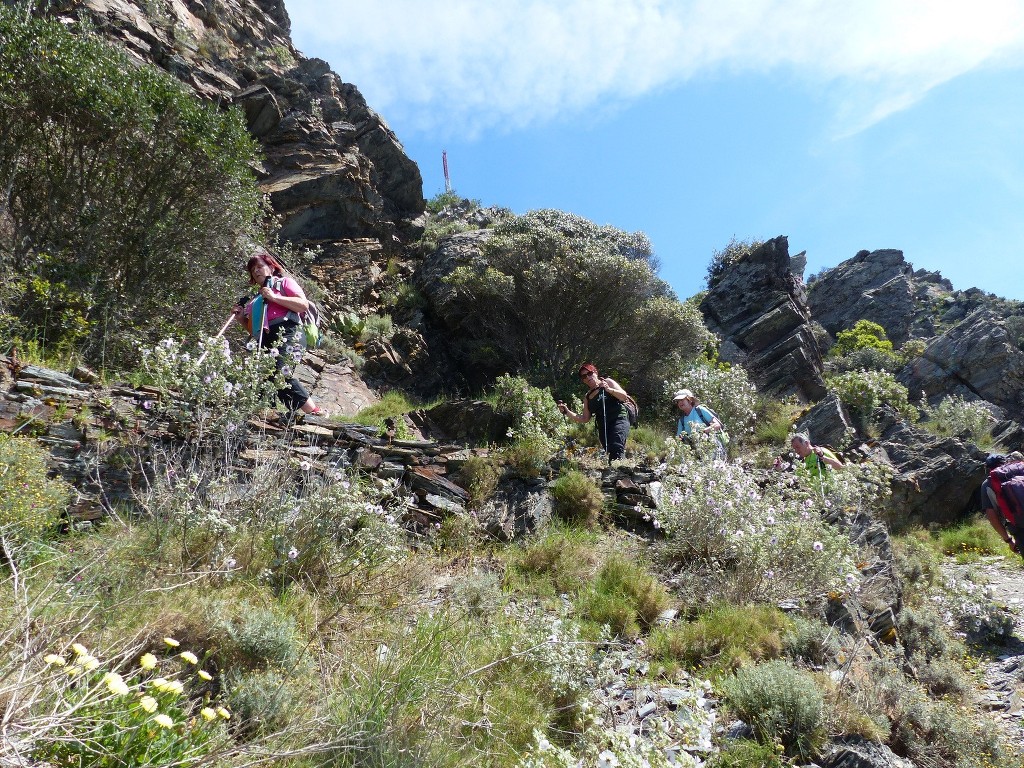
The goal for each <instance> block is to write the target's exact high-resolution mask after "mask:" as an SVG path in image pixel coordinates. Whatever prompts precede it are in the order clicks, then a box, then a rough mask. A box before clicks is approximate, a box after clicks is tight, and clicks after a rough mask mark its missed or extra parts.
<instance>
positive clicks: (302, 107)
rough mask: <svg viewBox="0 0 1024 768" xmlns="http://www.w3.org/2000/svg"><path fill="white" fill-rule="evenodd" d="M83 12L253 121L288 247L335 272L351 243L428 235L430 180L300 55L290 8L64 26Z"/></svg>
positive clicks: (113, 13)
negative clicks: (317, 252) (426, 189)
mask: <svg viewBox="0 0 1024 768" xmlns="http://www.w3.org/2000/svg"><path fill="white" fill-rule="evenodd" d="M82 12H84V14H85V15H86V16H87V18H88V20H89V21H90V22H91V23H92V24H93V25H94V26H95V28H96V29H97V30H98V31H99V32H100V33H101V34H103V35H104V36H106V37H107V38H109V39H110V40H112V41H114V42H116V43H118V44H120V45H121V46H123V47H124V48H125V49H126V50H127V51H128V52H129V53H131V54H132V55H134V56H135V57H137V58H138V59H140V60H141V61H146V62H150V63H152V64H155V65H156V66H158V67H161V68H163V69H165V70H167V71H168V72H170V73H171V74H173V75H174V76H176V77H177V78H178V79H179V80H181V81H182V82H183V83H185V84H186V85H187V86H189V87H190V88H192V89H193V90H194V91H195V92H196V94H197V95H198V96H200V97H202V98H204V99H207V100H209V101H212V102H216V103H218V104H222V105H236V106H238V107H239V108H240V109H241V110H242V111H243V113H244V115H245V117H246V120H247V122H248V126H249V130H250V132H251V133H252V135H253V136H254V137H255V138H256V139H257V140H258V141H260V142H261V143H262V145H263V149H264V154H265V161H264V163H263V166H262V168H261V169H260V170H259V175H260V181H261V184H262V187H263V189H264V191H265V192H266V193H267V195H268V197H269V199H270V202H271V205H272V207H273V209H274V213H275V214H276V215H277V216H278V219H279V223H280V235H281V237H282V239H284V240H288V241H291V242H292V243H294V244H296V245H298V246H302V247H311V246H323V247H324V251H325V255H326V259H327V260H328V263H330V262H331V260H337V258H338V256H339V254H344V253H345V251H346V250H347V249H346V248H345V247H344V245H345V243H346V241H350V240H352V239H358V238H371V239H373V240H375V241H377V242H378V243H380V245H381V248H382V250H383V252H384V255H387V253H389V252H394V251H395V249H396V247H397V246H398V245H400V244H401V242H402V241H408V240H410V239H413V238H415V237H418V235H419V234H420V232H421V231H422V220H421V215H422V213H423V210H424V205H425V203H424V200H423V192H422V188H423V183H422V178H421V176H420V172H419V168H418V167H417V166H416V164H415V163H414V162H413V161H412V160H410V159H409V158H408V157H407V156H406V155H405V152H404V150H403V148H402V145H401V144H400V143H399V141H398V139H397V137H396V136H395V134H394V133H393V132H392V131H391V129H390V128H388V126H387V124H386V123H385V122H384V120H383V119H382V118H381V117H380V116H379V115H378V114H377V113H375V112H374V111H373V110H372V109H370V107H369V106H367V104H366V101H365V99H364V98H363V97H362V95H361V94H360V93H359V91H358V90H357V89H356V87H355V86H353V85H351V84H348V83H345V82H342V80H341V79H340V78H339V77H338V75H337V74H335V73H334V72H332V71H331V69H330V67H329V65H328V64H327V63H326V62H324V61H321V60H319V59H307V58H305V57H303V56H302V55H301V54H300V53H299V52H298V51H297V50H296V49H295V48H294V46H293V45H292V42H291V39H290V20H289V18H288V13H287V11H286V10H285V7H284V4H283V3H282V2H279V1H277V0H223V2H217V3H210V2H202V1H201V0H183V2H177V1H175V2H164V1H163V0H157V1H156V2H143V0H86V1H85V2H84V3H83V4H82V6H81V7H78V6H76V8H75V11H74V14H68V15H67V16H66V17H65V18H64V19H63V20H64V21H65V22H66V23H68V24H74V23H77V21H78V14H79V13H82ZM339 246H340V247H339Z"/></svg>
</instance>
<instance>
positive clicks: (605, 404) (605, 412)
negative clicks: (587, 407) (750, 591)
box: [601, 389, 612, 467]
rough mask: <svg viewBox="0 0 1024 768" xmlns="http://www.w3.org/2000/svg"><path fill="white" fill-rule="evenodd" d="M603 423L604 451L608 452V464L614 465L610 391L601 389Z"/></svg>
mask: <svg viewBox="0 0 1024 768" xmlns="http://www.w3.org/2000/svg"><path fill="white" fill-rule="evenodd" d="M601 425H602V426H603V427H604V452H605V453H607V454H608V466H609V467H610V466H611V465H612V452H611V450H610V449H609V448H608V391H607V390H605V389H602V390H601Z"/></svg>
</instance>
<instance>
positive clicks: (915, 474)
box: [879, 409, 985, 525]
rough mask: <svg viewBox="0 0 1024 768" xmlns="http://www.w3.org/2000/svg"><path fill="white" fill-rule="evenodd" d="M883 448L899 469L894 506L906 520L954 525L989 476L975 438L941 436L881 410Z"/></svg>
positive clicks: (894, 479)
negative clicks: (973, 441)
mask: <svg viewBox="0 0 1024 768" xmlns="http://www.w3.org/2000/svg"><path fill="white" fill-rule="evenodd" d="M881 414H882V416H881V425H882V427H883V432H882V434H881V436H880V438H879V448H880V449H881V450H882V451H884V453H885V457H886V459H887V460H888V462H889V463H890V464H891V465H892V466H893V468H894V469H895V470H896V475H895V477H894V478H893V481H892V491H893V493H892V498H891V501H890V505H891V507H892V508H893V509H898V510H900V514H901V516H902V517H903V519H902V520H901V521H899V522H904V523H905V522H908V521H910V520H913V521H916V522H920V523H922V524H924V525H928V524H931V523H936V524H938V525H949V524H950V523H954V522H956V521H958V520H960V519H961V518H962V517H963V516H964V514H965V513H966V512H967V510H968V509H969V508H971V506H972V505H973V503H974V499H975V498H976V497H977V491H978V488H979V487H980V485H981V481H982V480H984V479H985V454H984V453H983V452H982V451H981V450H979V449H978V448H977V447H976V446H974V445H972V444H970V443H966V444H965V443H963V442H961V441H959V440H957V439H955V438H950V437H936V436H935V435H932V434H930V433H928V432H925V431H924V430H921V429H917V428H915V427H913V426H911V425H910V424H908V423H907V422H905V421H902V420H900V419H899V417H898V415H897V414H895V412H893V411H890V410H889V409H883V410H882V412H881Z"/></svg>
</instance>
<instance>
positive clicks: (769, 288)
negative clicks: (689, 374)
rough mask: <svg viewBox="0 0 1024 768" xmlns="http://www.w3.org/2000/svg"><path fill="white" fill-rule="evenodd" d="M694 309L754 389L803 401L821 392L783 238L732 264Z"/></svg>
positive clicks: (802, 299) (816, 356)
mask: <svg viewBox="0 0 1024 768" xmlns="http://www.w3.org/2000/svg"><path fill="white" fill-rule="evenodd" d="M700 310H701V312H702V313H703V315H704V319H705V322H706V323H707V326H708V328H709V329H710V330H711V331H712V332H714V333H715V334H717V335H718V336H719V337H720V338H721V339H722V342H723V344H722V347H721V350H720V354H721V355H722V356H723V359H725V360H726V361H727V362H731V363H738V364H740V365H743V366H744V367H746V369H747V371H748V372H749V374H750V376H751V379H752V380H753V381H754V383H755V384H757V386H758V389H760V390H762V391H764V392H766V393H768V394H772V395H778V396H783V395H795V396H796V397H798V398H800V399H802V400H804V401H813V400H818V399H820V398H821V397H823V396H824V394H825V385H824V380H823V378H822V363H821V354H820V352H819V351H818V345H817V342H815V340H814V335H813V333H812V332H811V327H810V311H809V309H808V307H807V302H806V296H805V293H804V286H803V282H802V281H801V280H800V279H799V278H798V277H796V276H795V275H794V274H793V272H792V271H791V260H790V257H789V242H788V240H787V239H786V238H785V237H777V238H775V239H774V240H769V241H768V242H766V243H764V244H762V245H761V246H759V247H758V248H755V249H754V250H753V251H751V253H750V254H748V255H747V256H745V257H743V258H741V259H740V260H738V261H737V262H736V263H734V264H732V265H731V266H730V267H729V268H728V269H727V270H726V271H725V273H724V274H723V275H722V276H721V278H720V279H719V281H718V282H717V283H716V284H715V285H714V286H713V287H712V288H711V289H710V290H709V291H708V293H707V295H706V296H705V297H704V299H703V301H701V304H700Z"/></svg>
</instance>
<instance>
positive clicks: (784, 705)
mask: <svg viewBox="0 0 1024 768" xmlns="http://www.w3.org/2000/svg"><path fill="white" fill-rule="evenodd" d="M722 690H723V692H724V694H725V698H726V701H727V703H728V705H729V707H730V709H732V710H733V711H734V712H735V713H736V715H737V716H738V717H739V718H740V719H742V720H743V721H744V722H746V723H749V724H750V725H751V727H752V728H753V729H754V733H755V734H756V735H757V738H758V740H759V741H761V742H762V743H765V744H774V743H776V742H778V743H780V744H782V746H783V748H784V749H785V751H786V754H787V755H789V756H791V757H799V758H802V759H804V760H806V759H808V758H810V757H811V756H812V755H813V754H814V753H815V751H816V750H817V748H818V746H819V745H820V744H821V743H822V742H823V741H824V739H825V728H824V725H825V717H824V705H825V700H824V696H823V694H822V691H821V689H820V688H819V686H818V683H817V681H816V680H815V679H814V677H813V676H812V675H811V674H810V673H808V672H804V671H802V670H798V669H795V668H794V667H793V666H791V665H790V664H788V663H787V662H785V661H769V662H766V663H764V664H758V665H757V666H753V667H745V668H743V669H740V670H739V671H738V672H736V674H735V675H733V676H732V677H730V678H726V680H725V681H724V682H723V683H722Z"/></svg>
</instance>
